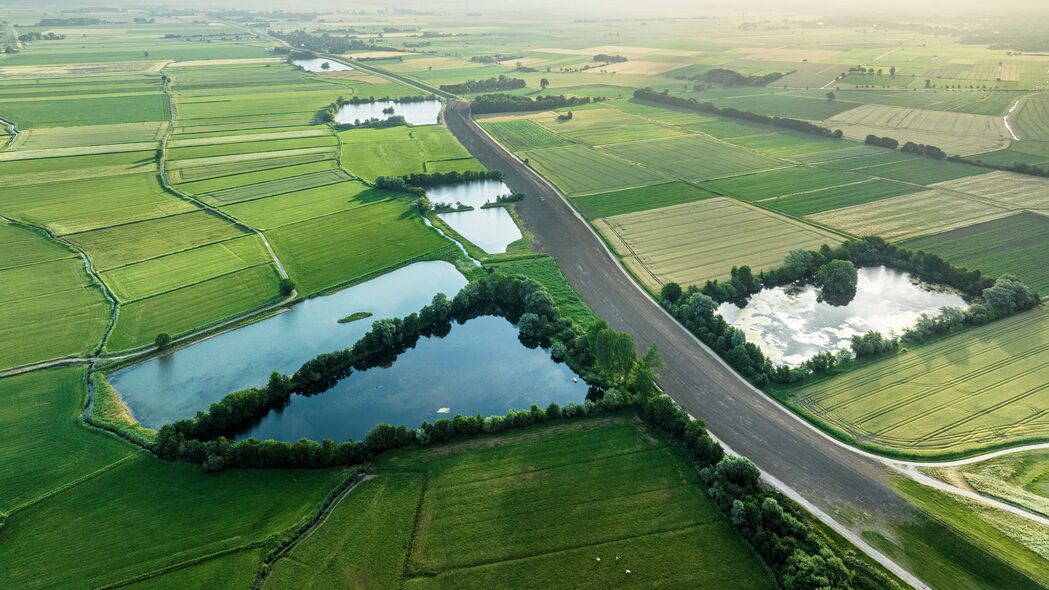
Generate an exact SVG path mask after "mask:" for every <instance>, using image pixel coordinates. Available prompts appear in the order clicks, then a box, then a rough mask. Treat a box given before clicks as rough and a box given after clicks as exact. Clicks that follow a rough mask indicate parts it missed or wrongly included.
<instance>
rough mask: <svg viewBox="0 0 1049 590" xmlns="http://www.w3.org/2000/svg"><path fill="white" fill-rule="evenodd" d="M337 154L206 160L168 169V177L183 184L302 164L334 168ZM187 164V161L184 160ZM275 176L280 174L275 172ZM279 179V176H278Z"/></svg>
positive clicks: (312, 153)
mask: <svg viewBox="0 0 1049 590" xmlns="http://www.w3.org/2000/svg"><path fill="white" fill-rule="evenodd" d="M334 156H335V154H333V153H329V152H327V151H320V152H317V151H313V150H310V151H308V152H307V153H305V154H291V155H285V154H281V153H280V152H277V153H276V154H275V155H272V156H270V157H267V158H259V159H256V160H251V161H233V162H219V163H208V162H207V160H205V161H204V162H203V163H200V162H198V165H197V166H194V167H185V168H180V169H177V170H173V169H170V168H169V169H168V176H169V177H170V179H171V180H170V182H174V183H181V182H195V181H199V180H212V179H217V178H224V177H228V176H233V175H241V174H248V173H250V172H263V171H275V170H277V169H279V168H284V167H288V166H298V165H301V164H316V163H318V162H332V164H329V165H328V167H329V168H331V167H334V162H335V158H334ZM183 163H185V160H183ZM273 173H274V174H279V173H277V172H273ZM277 178H279V176H277ZM237 184H240V183H239V182H235V183H234V184H231V185H230V186H236V185H237Z"/></svg>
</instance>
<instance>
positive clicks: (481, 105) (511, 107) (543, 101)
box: [470, 94, 604, 114]
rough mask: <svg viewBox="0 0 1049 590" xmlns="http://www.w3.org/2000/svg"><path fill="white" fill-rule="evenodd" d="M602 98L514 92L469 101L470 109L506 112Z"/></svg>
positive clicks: (580, 102) (547, 109) (544, 108)
mask: <svg viewBox="0 0 1049 590" xmlns="http://www.w3.org/2000/svg"><path fill="white" fill-rule="evenodd" d="M601 100H604V99H603V98H602V97H598V98H594V99H591V98H590V97H589V96H568V97H566V96H564V95H563V94H561V95H556V96H536V97H535V98H534V99H533V98H531V97H528V96H517V95H514V94H482V95H481V96H478V97H477V98H475V99H473V101H472V102H471V103H470V110H471V111H472V112H474V113H476V114H481V113H508V112H517V111H549V110H553V109H559V108H562V107H575V106H580V105H584V104H590V103H591V102H596V101H601Z"/></svg>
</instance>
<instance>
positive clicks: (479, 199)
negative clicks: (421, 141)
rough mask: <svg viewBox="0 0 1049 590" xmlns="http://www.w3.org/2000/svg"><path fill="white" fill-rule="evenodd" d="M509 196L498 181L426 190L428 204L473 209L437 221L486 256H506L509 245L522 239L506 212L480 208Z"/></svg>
mask: <svg viewBox="0 0 1049 590" xmlns="http://www.w3.org/2000/svg"><path fill="white" fill-rule="evenodd" d="M509 193H510V188H509V187H508V186H506V185H505V184H503V183H502V182H500V181H498V180H474V181H470V182H463V183H460V184H450V185H443V186H436V187H433V188H431V189H428V190H427V191H426V196H427V197H428V198H429V199H430V202H431V203H448V204H450V205H455V204H456V203H462V204H463V205H470V206H472V207H473V208H474V210H473V211H460V212H457V213H441V214H439V215H438V217H440V218H441V219H442V220H444V222H445V223H447V224H448V225H449V226H451V227H452V229H454V230H455V231H457V232H459V234H460V235H461V236H463V237H464V238H466V239H467V240H470V241H471V242H473V243H474V244H476V245H477V247H478V248H480V249H482V250H484V251H485V252H487V253H489V254H500V253H503V252H506V247H507V246H508V245H509V244H510V243H512V242H515V241H517V240H520V239H521V229H520V228H518V227H517V223H515V222H514V218H513V217H511V216H510V213H509V212H508V211H507V210H506V209H505V208H503V207H491V208H489V209H481V206H482V205H484V204H485V203H487V202H493V203H494V202H495V200H496V198H497V197H499V196H500V195H506V194H509Z"/></svg>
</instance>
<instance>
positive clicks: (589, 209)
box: [571, 182, 715, 219]
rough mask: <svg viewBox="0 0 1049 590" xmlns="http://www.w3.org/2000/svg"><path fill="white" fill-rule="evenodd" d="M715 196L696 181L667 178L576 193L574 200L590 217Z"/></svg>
mask: <svg viewBox="0 0 1049 590" xmlns="http://www.w3.org/2000/svg"><path fill="white" fill-rule="evenodd" d="M713 196H715V195H714V193H711V192H709V191H706V190H703V189H701V188H699V187H697V186H695V185H692V184H687V183H684V182H668V183H666V184H655V185H651V186H644V187H640V188H630V189H625V190H621V191H613V192H609V193H598V194H595V195H586V196H582V197H574V198H573V199H572V200H571V202H572V204H573V205H575V206H576V208H578V209H579V211H580V212H581V213H582V214H583V216H585V217H586V218H587V219H597V218H600V217H608V216H611V215H622V214H624V213H633V212H635V211H645V210H648V209H659V208H660V207H669V206H670V205H679V204H681V203H689V202H692V201H698V200H700V199H706V198H710V197H713Z"/></svg>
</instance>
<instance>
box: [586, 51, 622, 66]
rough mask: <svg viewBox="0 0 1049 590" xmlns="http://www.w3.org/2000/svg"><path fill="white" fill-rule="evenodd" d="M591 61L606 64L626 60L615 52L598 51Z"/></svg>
mask: <svg viewBox="0 0 1049 590" xmlns="http://www.w3.org/2000/svg"><path fill="white" fill-rule="evenodd" d="M593 61H599V62H604V63H606V64H619V63H623V62H626V61H628V60H627V58H626V57H624V56H622V55H619V54H616V55H610V54H608V53H598V54H597V55H595V56H594V60H593Z"/></svg>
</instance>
